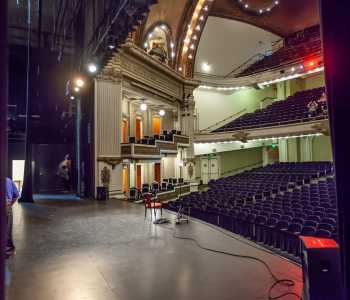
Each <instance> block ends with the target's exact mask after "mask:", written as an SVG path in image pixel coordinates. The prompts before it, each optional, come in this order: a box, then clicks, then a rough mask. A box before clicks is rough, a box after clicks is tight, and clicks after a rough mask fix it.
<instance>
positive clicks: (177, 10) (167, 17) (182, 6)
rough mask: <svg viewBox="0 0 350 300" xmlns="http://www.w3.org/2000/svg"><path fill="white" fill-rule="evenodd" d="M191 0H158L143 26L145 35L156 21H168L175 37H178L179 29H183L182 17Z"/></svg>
mask: <svg viewBox="0 0 350 300" xmlns="http://www.w3.org/2000/svg"><path fill="white" fill-rule="evenodd" d="M188 2H189V0H158V3H157V4H155V5H153V6H152V7H151V9H150V12H149V14H148V17H147V20H146V23H145V24H144V28H143V35H144V34H146V33H147V32H148V31H149V29H150V28H151V27H152V26H153V25H154V24H156V23H162V22H164V23H166V24H168V25H169V27H170V29H171V31H172V35H173V38H174V39H175V40H176V39H177V38H178V34H179V31H180V30H181V29H182V25H183V21H182V18H183V16H184V14H185V13H186V7H187V6H188V5H189V3H188Z"/></svg>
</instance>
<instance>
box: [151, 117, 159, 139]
mask: <svg viewBox="0 0 350 300" xmlns="http://www.w3.org/2000/svg"><path fill="white" fill-rule="evenodd" d="M152 132H153V134H157V135H160V117H159V116H153V118H152Z"/></svg>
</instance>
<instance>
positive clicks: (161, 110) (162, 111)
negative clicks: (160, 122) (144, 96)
mask: <svg viewBox="0 0 350 300" xmlns="http://www.w3.org/2000/svg"><path fill="white" fill-rule="evenodd" d="M147 108H148V106H147V104H146V103H145V102H142V103H141V104H140V110H141V111H146V110H147ZM158 114H159V115H160V116H161V117H163V116H165V110H164V109H160V110H159V112H158Z"/></svg>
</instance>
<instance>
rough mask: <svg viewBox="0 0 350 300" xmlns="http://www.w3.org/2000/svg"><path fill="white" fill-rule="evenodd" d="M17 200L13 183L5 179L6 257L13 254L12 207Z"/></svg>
mask: <svg viewBox="0 0 350 300" xmlns="http://www.w3.org/2000/svg"><path fill="white" fill-rule="evenodd" d="M18 198H19V192H18V189H17V187H16V185H15V183H14V182H13V181H12V180H11V179H10V178H6V204H7V205H6V207H7V244H6V256H7V257H9V256H11V255H12V254H13V253H14V252H15V245H14V243H13V237H12V227H13V211H12V206H13V204H14V203H15V202H16V201H17V199H18Z"/></svg>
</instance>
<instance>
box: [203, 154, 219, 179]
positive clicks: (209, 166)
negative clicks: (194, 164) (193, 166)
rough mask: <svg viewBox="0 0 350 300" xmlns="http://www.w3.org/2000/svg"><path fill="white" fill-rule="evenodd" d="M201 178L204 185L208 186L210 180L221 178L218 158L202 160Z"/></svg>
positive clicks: (204, 158)
mask: <svg viewBox="0 0 350 300" xmlns="http://www.w3.org/2000/svg"><path fill="white" fill-rule="evenodd" d="M201 178H202V181H203V184H208V182H209V181H210V180H212V179H218V178H219V162H218V158H217V157H203V158H201Z"/></svg>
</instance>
